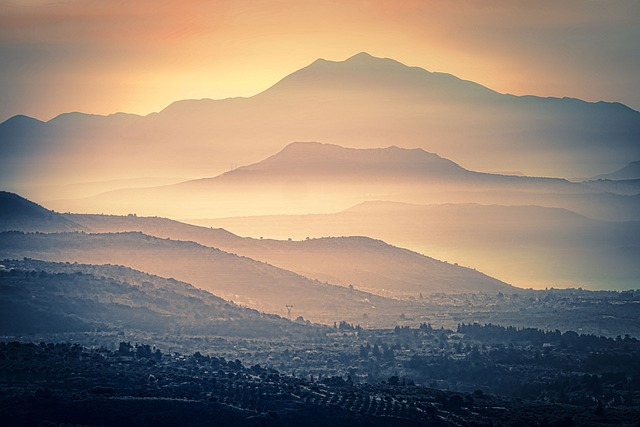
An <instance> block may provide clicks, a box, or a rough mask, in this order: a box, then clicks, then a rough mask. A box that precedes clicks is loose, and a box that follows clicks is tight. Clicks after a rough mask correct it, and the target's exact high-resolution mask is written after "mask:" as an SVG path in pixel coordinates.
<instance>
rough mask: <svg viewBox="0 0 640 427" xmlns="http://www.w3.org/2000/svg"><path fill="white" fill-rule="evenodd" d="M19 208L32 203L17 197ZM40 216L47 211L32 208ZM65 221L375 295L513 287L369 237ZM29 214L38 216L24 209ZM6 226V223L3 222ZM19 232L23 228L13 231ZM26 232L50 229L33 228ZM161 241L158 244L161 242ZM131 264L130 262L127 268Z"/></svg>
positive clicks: (139, 220)
mask: <svg viewBox="0 0 640 427" xmlns="http://www.w3.org/2000/svg"><path fill="white" fill-rule="evenodd" d="M13 196H14V199H15V200H16V201H20V202H15V203H16V204H23V203H27V202H28V201H26V200H25V199H22V198H20V197H19V196H17V195H13ZM31 210H33V211H36V212H39V211H40V210H44V208H42V207H39V206H37V205H35V204H34V205H32V206H31ZM46 212H47V213H48V214H49V215H50V216H54V217H58V218H59V219H60V220H66V222H63V223H62V224H63V226H62V227H61V228H60V229H59V230H55V229H48V230H47V231H72V230H70V229H69V228H68V227H67V224H74V225H75V226H76V229H75V230H77V231H86V232H92V233H114V232H141V233H145V235H149V236H154V237H158V238H160V239H171V240H181V241H190V242H196V243H199V244H200V245H203V246H208V247H215V248H218V249H222V250H224V251H226V252H229V253H233V254H238V255H240V256H247V257H249V258H252V259H255V260H258V261H263V262H267V263H269V264H271V265H275V266H278V267H280V268H283V269H286V270H290V271H294V272H296V273H298V274H301V275H303V276H305V277H308V278H311V279H315V280H320V281H322V282H329V283H333V284H336V285H342V286H345V287H347V286H349V285H351V286H355V288H357V289H361V290H366V291H369V292H371V293H374V294H378V295H385V296H390V297H395V298H409V297H411V298H415V297H418V296H419V295H420V294H423V295H425V296H428V295H429V294H432V293H436V292H441V293H463V292H471V293H478V292H481V293H491V294H494V293H497V292H501V291H502V292H505V291H508V290H509V289H511V286H509V285H507V284H505V283H503V282H500V281H498V280H496V279H493V278H491V277H488V276H486V275H484V274H482V273H479V272H477V271H474V270H471V269H466V268H462V267H458V266H454V265H451V264H447V263H443V262H441V261H438V260H435V259H433V258H429V257H425V256H422V255H419V254H417V253H415V252H411V251H408V250H405V249H401V248H397V247H394V246H390V245H388V244H386V243H384V242H382V241H376V240H373V239H370V238H366V237H341V238H323V239H313V240H306V241H289V240H283V241H276V240H261V239H251V238H242V237H239V236H237V235H235V234H232V233H230V232H228V231H226V230H224V229H213V228H205V227H198V226H194V225H190V224H184V223H181V222H177V221H173V220H170V219H166V218H159V217H137V216H133V215H129V216H115V215H88V214H84V215H83V214H66V215H61V214H57V213H55V212H53V211H46ZM23 215H24V216H26V217H30V216H32V214H30V212H29V211H27V210H24V211H23ZM0 224H2V222H0ZM13 230H21V229H20V228H13ZM25 231H44V230H39V229H38V228H37V227H36V228H35V229H33V228H29V229H26V230H25ZM160 243H161V242H158V244H160ZM127 265H128V264H127Z"/></svg>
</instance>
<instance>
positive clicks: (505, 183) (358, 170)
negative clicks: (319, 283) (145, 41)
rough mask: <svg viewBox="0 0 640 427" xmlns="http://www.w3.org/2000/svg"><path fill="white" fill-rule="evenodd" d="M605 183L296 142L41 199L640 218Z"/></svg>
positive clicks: (393, 151)
mask: <svg viewBox="0 0 640 427" xmlns="http://www.w3.org/2000/svg"><path fill="white" fill-rule="evenodd" d="M609 187H610V188H606V189H604V190H603V189H601V188H598V187H597V186H594V185H591V184H589V183H574V182H570V181H567V180H564V179H559V178H539V177H527V176H511V175H499V174H487V173H479V172H473V171H469V170H467V169H464V168H462V167H460V166H459V165H457V164H456V163H454V162H452V161H451V160H448V159H444V158H442V157H440V156H438V155H436V154H433V153H428V152H426V151H424V150H422V149H405V148H399V147H387V148H376V149H353V148H345V147H340V146H337V145H333V144H321V143H312V142H304V143H302V142H299V143H292V144H289V145H287V146H286V147H285V148H284V149H282V150H281V151H279V152H278V153H276V154H274V155H272V156H270V157H268V158H266V159H264V160H262V161H260V162H258V163H255V164H251V165H248V166H242V167H239V168H237V169H235V170H232V171H229V172H226V173H224V174H221V175H219V176H216V177H212V178H203V179H197V180H190V181H186V182H182V183H179V184H173V185H165V186H160V187H148V188H132V189H122V190H114V191H111V192H107V193H103V194H99V195H97V196H93V197H89V198H82V199H75V200H57V201H50V202H47V204H48V205H49V206H51V207H52V208H54V209H56V210H58V211H71V212H82V213H95V212H108V213H115V214H128V213H134V212H135V213H137V214H141V215H147V216H151V215H161V216H167V217H172V218H188V219H199V218H212V217H231V216H248V215H269V214H307V213H329V212H336V211H340V210H343V209H347V208H349V207H351V206H353V205H356V204H358V203H362V202H366V201H372V200H385V201H395V202H405V203H418V204H425V203H429V204H435V203H438V204H441V203H469V202H472V203H483V204H503V205H539V206H545V207H557V208H565V209H569V210H572V211H575V212H577V213H580V214H583V215H586V216H589V217H592V218H598V219H607V220H633V219H636V218H640V203H639V202H638V201H639V197H640V196H638V193H634V194H633V195H628V194H618V193H616V192H615V188H613V186H612V185H610V186H609ZM625 188H626V187H625ZM627 192H628V191H624V192H623V193H627Z"/></svg>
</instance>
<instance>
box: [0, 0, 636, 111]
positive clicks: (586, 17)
mask: <svg viewBox="0 0 640 427" xmlns="http://www.w3.org/2000/svg"><path fill="white" fill-rule="evenodd" d="M639 40H640V1H625V0H621V1H575V0H565V1H556V0H551V1H547V0H538V1H511V0H509V1H497V0H486V1H464V0H462V1H429V0H400V1H399V0H380V1H373V0H350V1H344V0H316V1H313V0H309V1H300V0H253V1H249V0H234V1H231V0H215V1H202V0H180V1H174V0H169V1H165V0H136V1H120V0H91V1H88V0H84V1H81V0H0V121H4V120H6V119H7V118H9V117H11V116H14V115H16V114H25V115H28V116H31V117H35V118H38V119H40V120H49V119H51V118H53V117H55V116H56V115H58V114H61V113H64V112H71V111H81V112H85V113H92V114H110V113H114V112H118V111H122V112H129V113H136V114H148V113H150V112H154V111H159V110H161V109H163V108H164V107H166V106H167V105H168V104H170V103H171V102H173V101H176V100H180V99H191V98H196V99H199V98H213V99H221V98H227V97H234V96H251V95H254V94H256V93H259V92H261V91H263V90H265V89H267V88H268V87H269V86H271V85H273V84H275V83H276V82H277V81H278V80H280V79H281V78H283V77H285V76H286V75H287V74H290V73H291V72H293V71H295V70H297V69H300V68H302V67H304V66H306V65H308V64H309V63H311V62H313V61H314V60H315V59H317V58H325V59H329V60H344V59H346V58H348V57H350V56H352V55H354V54H356V53H358V52H362V51H366V52H369V53H370V54H372V55H374V56H379V57H389V58H393V59H396V60H398V61H400V62H402V63H405V64H407V65H413V66H419V67H422V68H425V69H427V70H429V71H441V72H447V73H451V74H454V75H456V76H458V77H460V78H463V79H466V80H472V81H475V82H477V83H480V84H483V85H485V86H487V87H490V88H492V89H494V90H497V91H498V92H502V93H512V94H516V95H525V94H532V95H539V96H556V97H564V96H569V97H575V98H581V99H584V100H588V101H600V100H604V101H617V102H622V103H624V104H626V105H628V106H630V107H631V108H634V109H636V110H640V90H639V89H640V73H638V70H639V69H640V49H639V45H640V42H639Z"/></svg>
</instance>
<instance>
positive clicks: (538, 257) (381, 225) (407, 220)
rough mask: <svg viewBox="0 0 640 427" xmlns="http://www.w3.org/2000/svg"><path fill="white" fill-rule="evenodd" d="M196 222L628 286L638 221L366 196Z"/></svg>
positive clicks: (518, 278) (526, 282) (538, 281)
mask: <svg viewBox="0 0 640 427" xmlns="http://www.w3.org/2000/svg"><path fill="white" fill-rule="evenodd" d="M200 224H201V225H215V226H216V227H224V228H225V229H228V230H232V231H234V232H235V233H238V234H241V235H252V236H260V235H262V236H265V237H271V238H276V239H283V238H287V237H291V238H293V239H304V238H305V237H320V236H341V235H344V234H345V233H350V234H356V235H366V236H370V237H373V238H376V239H381V240H384V241H386V242H389V243H391V244H393V245H397V246H400V247H405V248H410V249H412V250H414V251H416V252H421V253H428V254H429V255H430V256H433V257H436V258H438V259H441V260H448V261H450V262H456V263H460V264H461V265H467V266H473V267H476V268H478V269H480V270H481V271H483V272H485V273H487V274H489V275H492V276H494V277H499V278H500V279H502V280H505V281H507V282H509V283H513V284H515V285H517V286H522V287H529V286H533V287H537V288H539V287H567V286H573V287H581V286H584V287H587V288H591V289H630V288H635V287H636V286H637V283H638V279H639V278H640V269H639V268H638V263H637V259H638V257H639V256H640V246H639V245H638V242H640V223H639V222H638V221H626V222H622V221H615V222H609V221H601V220H593V219H590V218H586V217H584V216H581V215H578V214H576V213H574V212H571V211H567V210H564V209H557V208H544V207H539V206H504V205H480V204H443V205H415V204H406V203H397V202H383V201H379V202H367V203H363V204H360V205H358V206H355V207H353V208H351V209H347V210H344V211H342V212H339V213H333V214H317V215H272V216H255V217H238V218H220V219H215V220H209V221H201V222H200Z"/></svg>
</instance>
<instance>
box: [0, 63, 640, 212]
mask: <svg viewBox="0 0 640 427" xmlns="http://www.w3.org/2000/svg"><path fill="white" fill-rule="evenodd" d="M639 136H640V113H638V112H637V111H634V110H631V109H629V108H627V107H625V106H624V105H621V104H616V103H604V102H600V103H588V102H584V101H581V100H577V99H567V98H563V99H557V98H539V97H535V96H522V97H517V96H512V95H503V94H499V93H497V92H494V91H492V90H490V89H488V88H486V87H483V86H480V85H478V84H475V83H472V82H469V81H463V80H460V79H458V78H456V77H454V76H452V75H449V74H443V73H431V72H428V71H425V70H423V69H420V68H416V67H408V66H405V65H403V64H401V63H398V62H396V61H394V60H391V59H381V58H375V57H372V56H370V55H368V54H366V53H361V54H358V55H356V56H354V57H352V58H349V59H347V60H345V61H341V62H332V61H326V60H323V59H319V60H317V61H315V62H314V63H312V64H310V65H309V66H307V67H305V68H303V69H301V70H298V71H296V72H294V73H292V74H291V75H289V76H287V77H285V78H284V79H282V80H281V81H280V82H278V83H277V84H275V85H274V86H272V87H271V88H269V89H268V90H266V91H264V92H262V93H260V94H258V95H255V96H253V97H249V98H232V99H225V100H209V99H203V100H185V101H179V102H175V103H173V104H171V105H170V106H168V107H167V108H165V109H164V110H162V111H161V112H159V113H154V114H150V115H148V116H145V117H141V116H135V115H129V114H122V113H118V114H114V115H110V116H106V117H103V116H94V115H87V114H81V113H69V114H62V115H60V116H58V117H56V118H54V119H52V120H50V121H49V122H46V123H45V122H40V121H38V120H35V119H32V118H28V117H24V116H16V117H13V118H11V119H9V120H7V121H5V122H4V123H2V124H1V125H0V144H1V146H2V151H3V156H2V159H0V171H2V172H1V175H0V179H1V180H2V181H3V182H5V183H6V185H7V186H8V188H10V189H22V188H24V189H29V192H28V193H26V194H28V195H31V197H34V196H35V197H36V200H38V201H43V200H44V199H43V197H45V196H48V197H49V198H58V197H65V196H67V197H68V196H72V197H77V196H81V195H89V194H91V193H90V192H89V191H88V189H86V188H84V189H78V188H76V189H75V190H74V191H75V192H74V193H71V192H69V188H67V189H66V190H67V192H63V189H61V188H59V187H58V188H57V190H58V191H59V193H58V194H56V195H53V194H51V193H49V194H43V193H42V192H41V190H40V189H39V188H41V186H42V185H45V184H46V185H54V184H72V183H87V182H92V181H106V180H116V179H125V178H126V179H130V178H139V177H158V178H163V179H167V178H168V177H176V176H177V177H180V176H182V177H202V176H216V175H218V174H220V173H222V172H224V171H225V170H229V169H230V168H232V167H234V165H246V164H250V163H254V162H257V161H259V160H261V159H263V158H265V157H267V156H268V155H270V154H272V153H274V152H276V151H277V150H278V149H280V148H281V147H282V146H283V145H285V144H287V143H289V142H291V141H323V142H330V143H335V144H339V145H343V146H347V147H354V148H363V147H387V146H389V145H398V146H402V147H409V148H418V147H419V148H423V149H425V150H426V151H429V152H434V153H438V154H439V155H441V156H445V157H447V158H451V159H455V161H456V162H459V163H460V164H461V165H464V167H465V168H469V169H473V170H480V171H504V170H517V171H521V172H522V173H524V174H526V175H536V176H557V177H567V178H569V177H576V176H595V175H598V174H602V173H608V172H610V171H612V170H615V169H619V168H621V167H623V166H625V165H626V164H627V163H628V162H629V161H630V160H632V161H633V160H637V159H640V148H639V146H638V143H637V142H638V137H639ZM165 182H166V181H165ZM38 186H40V187H38ZM18 187H20V188H18ZM100 188H101V189H104V185H103V186H101V187H100ZM112 188H117V187H112ZM50 189H51V187H50ZM51 196H53V197H51ZM56 196H57V197H56Z"/></svg>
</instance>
